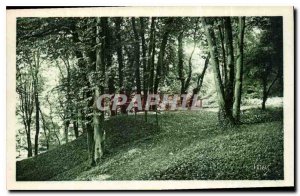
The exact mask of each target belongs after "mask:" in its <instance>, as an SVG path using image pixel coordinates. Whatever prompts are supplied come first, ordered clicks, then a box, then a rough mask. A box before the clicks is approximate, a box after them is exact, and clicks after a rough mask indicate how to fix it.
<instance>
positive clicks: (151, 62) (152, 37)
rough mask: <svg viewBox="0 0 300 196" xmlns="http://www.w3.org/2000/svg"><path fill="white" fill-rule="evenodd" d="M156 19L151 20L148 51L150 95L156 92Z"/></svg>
mask: <svg viewBox="0 0 300 196" xmlns="http://www.w3.org/2000/svg"><path fill="white" fill-rule="evenodd" d="M155 20H156V18H155V17H152V18H151V30H150V43H149V50H148V70H149V79H148V88H149V93H150V94H152V93H153V91H154V87H153V85H154V65H155V62H154V60H155V47H156V46H155Z"/></svg>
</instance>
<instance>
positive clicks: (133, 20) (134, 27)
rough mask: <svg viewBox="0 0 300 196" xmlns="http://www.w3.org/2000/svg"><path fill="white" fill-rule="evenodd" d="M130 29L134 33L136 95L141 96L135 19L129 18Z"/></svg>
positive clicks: (137, 35)
mask: <svg viewBox="0 0 300 196" xmlns="http://www.w3.org/2000/svg"><path fill="white" fill-rule="evenodd" d="M131 24H132V29H133V33H134V39H135V44H134V51H135V58H134V59H135V61H134V62H135V66H134V67H135V82H136V93H137V94H141V78H140V39H139V34H138V31H137V29H136V23H135V18H134V17H132V18H131Z"/></svg>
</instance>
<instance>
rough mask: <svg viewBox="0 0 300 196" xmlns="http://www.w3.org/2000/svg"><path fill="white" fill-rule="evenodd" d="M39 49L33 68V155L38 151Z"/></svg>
mask: <svg viewBox="0 0 300 196" xmlns="http://www.w3.org/2000/svg"><path fill="white" fill-rule="evenodd" d="M39 58H40V57H39V51H37V53H36V54H35V70H34V77H33V82H34V102H35V137H34V155H35V156H36V155H38V151H39V134H40V115H39V114H40V112H39V110H40V102H39V92H38V69H39V64H40V62H39V60H40V59H39Z"/></svg>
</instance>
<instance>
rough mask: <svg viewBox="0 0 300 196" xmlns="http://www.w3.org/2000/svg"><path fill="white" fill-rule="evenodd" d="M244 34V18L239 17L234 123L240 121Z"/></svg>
mask: <svg viewBox="0 0 300 196" xmlns="http://www.w3.org/2000/svg"><path fill="white" fill-rule="evenodd" d="M244 32H245V17H239V36H238V49H237V61H236V69H235V70H236V74H235V89H234V103H233V118H234V119H235V121H236V122H239V121H240V107H241V99H242V81H243V61H244V51H243V48H244Z"/></svg>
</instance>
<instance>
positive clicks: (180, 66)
mask: <svg viewBox="0 0 300 196" xmlns="http://www.w3.org/2000/svg"><path fill="white" fill-rule="evenodd" d="M182 37H183V31H181V32H180V33H179V36H178V79H179V80H180V84H181V88H180V94H181V95H182V94H185V93H186V92H185V77H184V73H183V46H182ZM182 99H183V98H181V101H182Z"/></svg>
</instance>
